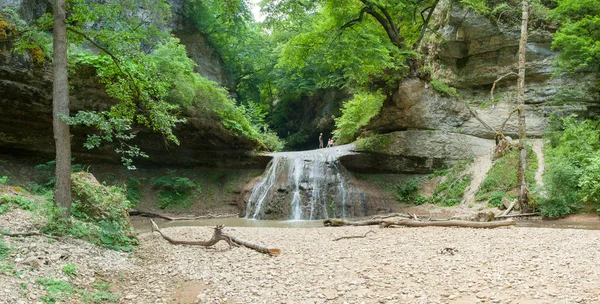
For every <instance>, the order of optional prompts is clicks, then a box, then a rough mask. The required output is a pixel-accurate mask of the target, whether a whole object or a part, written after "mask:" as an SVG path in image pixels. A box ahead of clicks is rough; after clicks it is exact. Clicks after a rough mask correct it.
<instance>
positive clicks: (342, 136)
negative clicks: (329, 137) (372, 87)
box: [333, 92, 385, 144]
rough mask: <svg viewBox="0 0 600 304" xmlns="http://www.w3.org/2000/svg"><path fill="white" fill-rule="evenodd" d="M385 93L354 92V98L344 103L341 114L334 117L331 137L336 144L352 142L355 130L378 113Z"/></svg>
mask: <svg viewBox="0 0 600 304" xmlns="http://www.w3.org/2000/svg"><path fill="white" fill-rule="evenodd" d="M384 99H385V95H383V94H381V93H379V92H376V93H371V92H366V93H365V92H363V93H356V94H354V98H352V99H351V100H348V101H347V102H345V103H344V106H343V107H342V116H340V117H337V118H334V120H335V128H336V129H335V130H334V131H333V138H334V140H335V142H336V143H337V144H345V143H349V142H352V141H353V140H354V138H355V137H356V132H357V131H358V129H359V128H360V127H362V126H365V125H367V124H368V123H369V121H370V120H371V118H372V117H373V116H375V115H376V114H377V113H379V110H380V109H381V106H382V105H383V100H384Z"/></svg>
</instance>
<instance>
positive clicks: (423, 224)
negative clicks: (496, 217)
mask: <svg viewBox="0 0 600 304" xmlns="http://www.w3.org/2000/svg"><path fill="white" fill-rule="evenodd" d="M513 225H515V221H514V220H507V221H497V222H472V221H455V220H451V221H433V222H420V221H415V220H396V221H383V222H381V224H380V225H379V227H381V228H387V227H391V226H406V227H467V228H496V227H503V226H513Z"/></svg>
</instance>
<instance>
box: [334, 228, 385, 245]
mask: <svg viewBox="0 0 600 304" xmlns="http://www.w3.org/2000/svg"><path fill="white" fill-rule="evenodd" d="M371 232H373V233H375V231H373V230H369V231H367V233H365V234H364V235H349V236H342V237H339V238H337V239H334V240H333V241H334V242H335V241H339V240H343V239H364V238H366V237H367V234H369V233H371Z"/></svg>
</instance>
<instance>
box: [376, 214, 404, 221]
mask: <svg viewBox="0 0 600 304" xmlns="http://www.w3.org/2000/svg"><path fill="white" fill-rule="evenodd" d="M390 217H406V218H410V215H408V214H404V213H390V214H380V215H374V216H373V217H371V219H372V220H375V219H386V218H390Z"/></svg>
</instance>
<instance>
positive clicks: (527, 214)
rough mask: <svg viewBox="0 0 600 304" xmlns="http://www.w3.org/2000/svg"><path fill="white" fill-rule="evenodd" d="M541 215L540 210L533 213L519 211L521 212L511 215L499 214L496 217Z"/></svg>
mask: <svg viewBox="0 0 600 304" xmlns="http://www.w3.org/2000/svg"><path fill="white" fill-rule="evenodd" d="M515 202H516V201H515ZM539 215H540V213H539V212H532V213H519V214H510V215H498V216H496V217H495V218H512V217H528V216H539Z"/></svg>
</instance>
